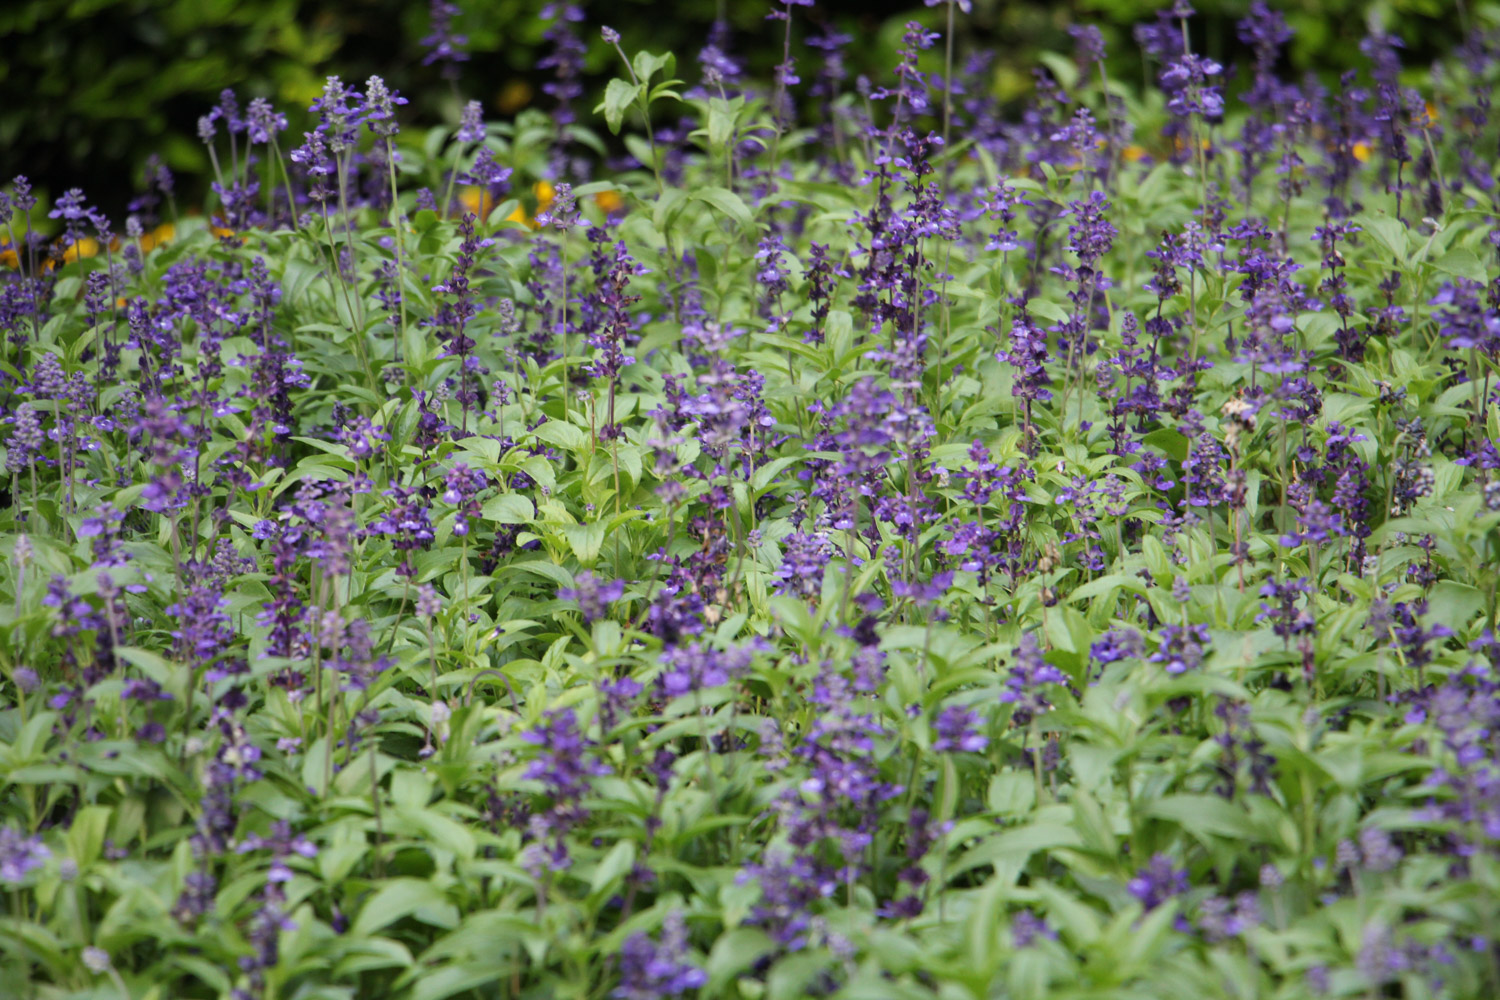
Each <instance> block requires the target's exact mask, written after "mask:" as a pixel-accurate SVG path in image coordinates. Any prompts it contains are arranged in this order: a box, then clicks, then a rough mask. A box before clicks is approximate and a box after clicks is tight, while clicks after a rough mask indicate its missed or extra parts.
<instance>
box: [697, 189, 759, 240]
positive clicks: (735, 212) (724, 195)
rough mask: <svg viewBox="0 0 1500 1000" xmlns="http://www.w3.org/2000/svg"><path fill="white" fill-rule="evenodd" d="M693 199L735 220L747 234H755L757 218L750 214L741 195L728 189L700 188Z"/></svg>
mask: <svg viewBox="0 0 1500 1000" xmlns="http://www.w3.org/2000/svg"><path fill="white" fill-rule="evenodd" d="M693 197H694V198H696V199H697V200H699V201H701V202H703V203H704V204H706V205H708V206H710V207H712V208H713V209H714V210H715V211H717V212H718V213H719V214H721V215H726V216H728V217H729V218H731V219H733V220H734V221H735V222H737V223H739V225H740V228H742V229H744V230H745V231H746V232H747V233H750V234H752V235H753V234H754V233H755V231H756V228H755V217H754V216H753V215H752V214H751V213H750V208H749V206H747V205H746V204H745V202H744V201H743V200H742V199H741V198H740V196H739V195H737V194H735V193H734V192H733V191H730V190H729V189H728V188H721V187H702V188H698V189H697V190H695V191H694V192H693Z"/></svg>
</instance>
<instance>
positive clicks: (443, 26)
mask: <svg viewBox="0 0 1500 1000" xmlns="http://www.w3.org/2000/svg"><path fill="white" fill-rule="evenodd" d="M460 13H462V11H461V10H460V9H459V6H458V4H456V3H449V2H448V0H432V22H431V30H430V33H429V34H428V35H427V37H426V38H424V39H422V48H424V49H426V50H427V55H425V56H423V57H422V65H423V66H431V65H432V64H433V63H437V64H438V65H439V66H440V67H441V69H442V73H443V77H444V78H445V79H449V80H457V79H458V71H459V64H460V63H465V62H468V61H469V53H468V52H466V51H464V46H466V45H468V44H469V36H467V35H461V34H459V33H457V32H456V31H454V30H453V19H454V18H455V17H457V16H458V15H459V14H460Z"/></svg>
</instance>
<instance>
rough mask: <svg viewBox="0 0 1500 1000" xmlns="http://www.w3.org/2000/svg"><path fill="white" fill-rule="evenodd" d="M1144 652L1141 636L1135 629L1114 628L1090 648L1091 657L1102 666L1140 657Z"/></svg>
mask: <svg viewBox="0 0 1500 1000" xmlns="http://www.w3.org/2000/svg"><path fill="white" fill-rule="evenodd" d="M1144 651H1145V647H1144V644H1143V643H1142V641H1141V634H1140V633H1139V632H1137V631H1136V630H1135V629H1133V628H1112V629H1110V630H1109V631H1108V632H1105V633H1104V634H1103V635H1101V636H1100V637H1099V638H1098V639H1096V640H1095V641H1094V642H1093V643H1092V644H1090V646H1089V656H1090V657H1092V658H1093V659H1094V661H1095V662H1097V663H1098V664H1099V665H1100V666H1108V665H1109V664H1111V663H1118V662H1119V661H1120V660H1125V659H1130V658H1132V657H1137V656H1140V655H1141V654H1142V653H1143V652H1144Z"/></svg>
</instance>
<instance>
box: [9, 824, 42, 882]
mask: <svg viewBox="0 0 1500 1000" xmlns="http://www.w3.org/2000/svg"><path fill="white" fill-rule="evenodd" d="M50 857H52V852H51V851H50V850H48V849H47V846H46V845H45V844H43V843H42V838H41V837H40V836H33V837H28V836H25V835H24V834H23V833H21V831H20V830H17V829H15V828H14V827H10V826H0V882H6V883H9V884H10V885H13V886H14V885H19V884H20V883H21V881H22V880H23V879H25V878H26V874H27V873H28V872H31V871H35V870H36V869H38V868H40V867H42V865H44V864H45V863H46V862H47V859H48V858H50Z"/></svg>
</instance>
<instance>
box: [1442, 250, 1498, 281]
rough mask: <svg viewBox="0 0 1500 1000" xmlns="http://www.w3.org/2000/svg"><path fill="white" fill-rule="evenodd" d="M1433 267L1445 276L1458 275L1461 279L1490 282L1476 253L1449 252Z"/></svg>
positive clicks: (1468, 251) (1470, 251)
mask: <svg viewBox="0 0 1500 1000" xmlns="http://www.w3.org/2000/svg"><path fill="white" fill-rule="evenodd" d="M1433 266H1434V267H1436V268H1437V269H1438V270H1439V271H1442V272H1443V273H1444V274H1452V275H1457V276H1458V277H1460V278H1468V279H1469V280H1470V281H1477V282H1479V283H1480V284H1484V283H1485V282H1487V281H1489V275H1487V274H1485V271H1484V265H1483V264H1482V263H1480V260H1479V258H1478V257H1477V256H1475V254H1474V251H1472V250H1464V249H1462V248H1459V249H1456V250H1449V251H1448V252H1447V253H1445V254H1443V255H1442V256H1441V257H1439V258H1438V259H1437V260H1436V261H1435V262H1434V263H1433Z"/></svg>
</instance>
